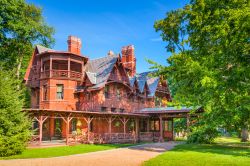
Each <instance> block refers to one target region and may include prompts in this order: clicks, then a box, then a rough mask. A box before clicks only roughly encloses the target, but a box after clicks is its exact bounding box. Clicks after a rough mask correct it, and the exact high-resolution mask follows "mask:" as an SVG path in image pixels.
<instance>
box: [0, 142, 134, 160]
mask: <svg viewBox="0 0 250 166" xmlns="http://www.w3.org/2000/svg"><path fill="white" fill-rule="evenodd" d="M132 145H135V144H102V145H92V144H81V145H75V146H60V147H50V148H33V149H26V150H25V151H24V152H23V153H22V154H19V155H14V156H10V157H0V159H1V160H3V159H24V158H48V157H57V156H67V155H72V154H80V153H88V152H96V151H101V150H109V149H115V148H121V147H127V146H132Z"/></svg>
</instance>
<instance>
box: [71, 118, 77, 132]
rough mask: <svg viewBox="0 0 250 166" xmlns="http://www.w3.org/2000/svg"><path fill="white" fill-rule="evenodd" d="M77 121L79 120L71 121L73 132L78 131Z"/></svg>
mask: <svg viewBox="0 0 250 166" xmlns="http://www.w3.org/2000/svg"><path fill="white" fill-rule="evenodd" d="M76 122H77V120H76V119H72V121H71V132H72V131H76Z"/></svg>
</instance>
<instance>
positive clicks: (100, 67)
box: [86, 56, 118, 89]
mask: <svg viewBox="0 0 250 166" xmlns="http://www.w3.org/2000/svg"><path fill="white" fill-rule="evenodd" d="M117 59H118V56H106V57H102V58H98V59H94V60H90V61H88V63H87V65H86V73H88V74H87V76H88V78H89V79H90V81H91V82H92V83H93V84H95V85H94V86H92V87H91V88H92V89H98V88H101V87H103V86H104V85H105V84H106V82H107V81H108V78H109V76H110V74H111V72H112V70H113V68H114V65H115V63H116V62H117Z"/></svg>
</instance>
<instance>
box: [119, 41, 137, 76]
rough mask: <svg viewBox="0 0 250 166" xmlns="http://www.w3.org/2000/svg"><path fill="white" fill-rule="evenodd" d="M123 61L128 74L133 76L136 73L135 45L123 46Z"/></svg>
mask: <svg viewBox="0 0 250 166" xmlns="http://www.w3.org/2000/svg"><path fill="white" fill-rule="evenodd" d="M122 63H123V65H124V67H125V68H126V70H127V72H128V75H129V76H130V77H133V76H134V75H135V74H136V58H135V48H134V46H133V45H128V46H124V47H122Z"/></svg>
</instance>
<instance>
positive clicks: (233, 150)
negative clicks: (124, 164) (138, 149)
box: [144, 137, 250, 166]
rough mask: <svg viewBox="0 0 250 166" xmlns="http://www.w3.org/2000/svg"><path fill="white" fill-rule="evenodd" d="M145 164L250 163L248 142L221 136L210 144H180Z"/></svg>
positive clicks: (188, 165) (212, 165)
mask: <svg viewBox="0 0 250 166" xmlns="http://www.w3.org/2000/svg"><path fill="white" fill-rule="evenodd" d="M144 165H145V166H151V165H153V166H155V165H162V166H163V165H164V166H167V165H171V166H172V165H178V166H182V165H183V166H200V165H206V166H210V165H211V166H214V165H239V166H244V165H250V143H249V142H248V143H240V141H239V139H238V138H226V137H221V138H218V139H216V143H215V144H212V145H198V144H181V145H177V146H176V147H175V148H174V149H172V150H170V151H168V152H165V153H163V154H162V155H160V156H157V157H156V158H153V159H151V160H149V161H146V162H145V163H144Z"/></svg>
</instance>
